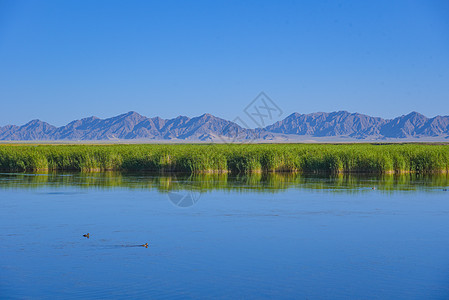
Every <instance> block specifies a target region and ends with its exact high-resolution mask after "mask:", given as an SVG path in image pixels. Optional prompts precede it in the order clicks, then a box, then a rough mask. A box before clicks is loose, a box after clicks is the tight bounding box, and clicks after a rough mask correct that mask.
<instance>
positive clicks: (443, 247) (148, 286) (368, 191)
mask: <svg viewBox="0 0 449 300" xmlns="http://www.w3.org/2000/svg"><path fill="white" fill-rule="evenodd" d="M448 185H449V178H448V177H447V176H431V177H419V176H410V175H407V176H400V177H395V176H385V177H354V176H338V177H329V176H322V177H317V176H315V177H314V176H299V175H298V176H281V175H269V176H268V175H267V176H261V175H255V176H250V177H246V176H240V177H230V176H225V175H222V176H193V177H192V176H191V177H189V176H180V175H178V176H154V175H148V174H119V173H99V174H84V175H83V174H1V175H0V298H2V299H8V298H19V299H22V298H37V299H39V298H53V299H54V298H64V299H69V298H82V299H86V298H128V297H132V298H137V297H139V298H179V299H181V298H212V297H213V298H228V299H229V298H233V299H235V298H237V299H239V298H249V299H261V298H279V299H280V298H290V299H291V298H297V299H347V298H355V299H362V298H363V299H448V298H449V192H445V191H443V189H444V188H447V187H448ZM373 187H375V189H373ZM87 232H89V233H90V238H89V239H88V238H85V237H83V234H85V233H87ZM146 242H148V243H149V247H148V248H144V247H139V246H138V245H140V244H144V243H146Z"/></svg>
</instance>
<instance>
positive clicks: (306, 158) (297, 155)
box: [0, 144, 449, 173]
mask: <svg viewBox="0 0 449 300" xmlns="http://www.w3.org/2000/svg"><path fill="white" fill-rule="evenodd" d="M0 169H1V170H4V171H44V170H77V171H84V172H89V171H104V170H119V171H154V172H186V173H226V172H232V173H267V172H306V173H320V172H323V173H435V172H438V173H447V172H448V171H449V146H448V145H423V144H388V145H375V144H341V145H330V144H324V145H323V144H253V145H238V144H231V145H228V144H177V145H159V144H140V145H17V144H12V145H11V144H10V145H1V146H0Z"/></svg>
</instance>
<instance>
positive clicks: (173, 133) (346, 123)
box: [0, 111, 449, 142]
mask: <svg viewBox="0 0 449 300" xmlns="http://www.w3.org/2000/svg"><path fill="white" fill-rule="evenodd" d="M395 139H399V140H441V141H447V140H449V116H436V117H434V118H427V117H425V116H424V115H422V114H420V113H417V112H412V113H409V114H407V115H403V116H400V117H397V118H394V119H382V118H379V117H371V116H368V115H363V114H359V113H349V112H347V111H338V112H331V113H324V112H318V113H311V114H299V113H293V114H291V115H289V116H288V117H286V118H285V119H283V120H281V121H278V122H276V123H274V124H272V125H269V126H266V127H265V128H257V129H249V128H244V127H242V126H240V125H239V124H237V123H235V122H232V121H228V120H225V119H221V118H218V117H215V116H213V115H210V114H203V115H201V116H199V117H195V118H189V117H186V116H179V117H177V118H174V119H162V118H159V117H154V118H147V117H145V116H142V115H140V114H138V113H136V112H128V113H126V114H122V115H119V116H116V117H112V118H107V119H100V118H97V117H89V118H84V119H81V120H75V121H72V122H70V123H68V124H67V125H65V126H61V127H56V126H53V125H50V124H48V123H46V122H43V121H40V120H32V121H30V122H28V123H27V124H25V125H22V126H16V125H7V126H3V127H0V140H10V141H18V140H25V141H30V140H38V141H57V140H66V141H88V140H93V141H99V140H100V141H101V140H104V141H108V140H109V141H114V140H117V141H120V140H146V141H150V140H154V141H164V140H168V141H204V142H244V141H274V142H282V141H284V142H288V141H301V140H316V141H320V140H323V141H324V140H329V141H331V140H360V141H363V140H380V141H381V140H395Z"/></svg>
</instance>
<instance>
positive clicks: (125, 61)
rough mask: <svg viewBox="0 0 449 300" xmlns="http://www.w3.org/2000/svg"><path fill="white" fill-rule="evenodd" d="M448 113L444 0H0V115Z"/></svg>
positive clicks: (448, 26) (53, 118)
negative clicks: (255, 107) (256, 110)
mask: <svg viewBox="0 0 449 300" xmlns="http://www.w3.org/2000/svg"><path fill="white" fill-rule="evenodd" d="M261 91H264V92H265V93H267V94H268V95H269V96H270V97H271V98H272V99H273V100H274V101H275V102H276V103H277V104H278V106H279V107H281V108H282V110H283V111H284V117H285V116H287V115H288V114H290V113H292V112H300V113H310V112H316V111H335V110H348V111H351V112H360V113H365V114H369V115H374V116H380V117H384V118H391V117H395V116H398V115H402V114H406V113H409V112H411V111H419V112H421V113H423V114H425V115H427V116H430V117H431V116H435V115H438V114H440V115H449V1H445V0H441V1H440V0H427V1H412V0H409V1H391V0H390V1H341V2H340V1H243V0H240V1H157V2H152V1H111V0H108V1H80V0H76V1H20V0H13V1H4V0H0V102H1V109H0V125H6V124H24V123H25V122H27V121H29V120H31V119H36V118H38V119H41V120H44V121H47V122H49V123H51V124H54V125H58V126H59V125H64V124H66V123H68V122H69V121H71V120H73V119H78V118H82V117H87V116H91V115H95V116H98V117H101V118H105V117H110V116H114V115H117V114H120V113H124V112H127V111H130V110H135V111H137V112H139V113H141V114H143V115H146V116H149V117H153V116H161V117H163V118H172V117H176V116H178V115H187V116H191V117H192V116H198V115H201V114H203V113H206V112H207V113H211V114H214V115H216V116H219V117H223V118H226V119H233V118H234V117H236V116H240V115H242V112H243V109H244V108H245V106H246V104H248V103H249V102H251V101H252V99H253V98H254V97H255V96H257V95H258V94H259V92H261Z"/></svg>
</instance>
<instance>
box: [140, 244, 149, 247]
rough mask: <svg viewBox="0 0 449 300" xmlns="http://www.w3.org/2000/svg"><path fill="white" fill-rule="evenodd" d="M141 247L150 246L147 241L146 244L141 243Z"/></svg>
mask: <svg viewBox="0 0 449 300" xmlns="http://www.w3.org/2000/svg"><path fill="white" fill-rule="evenodd" d="M140 246H141V247H145V248H148V243H145V244H143V245H140Z"/></svg>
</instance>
